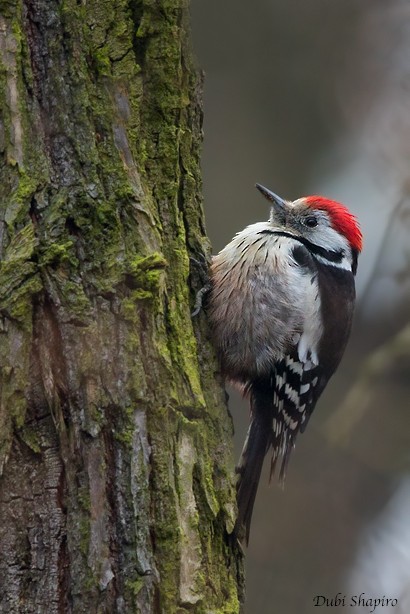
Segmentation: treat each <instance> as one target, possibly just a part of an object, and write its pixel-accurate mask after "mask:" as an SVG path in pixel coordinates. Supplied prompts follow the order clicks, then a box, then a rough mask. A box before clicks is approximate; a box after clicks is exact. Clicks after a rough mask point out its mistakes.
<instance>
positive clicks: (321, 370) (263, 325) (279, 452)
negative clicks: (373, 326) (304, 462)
mask: <svg viewBox="0 0 410 614" xmlns="http://www.w3.org/2000/svg"><path fill="white" fill-rule="evenodd" d="M256 187H257V188H258V190H259V191H260V192H261V193H262V194H263V195H264V196H265V197H266V198H267V199H268V200H269V201H270V202H271V203H272V208H271V215H270V218H269V221H267V222H259V223H257V224H252V225H251V226H248V227H247V228H245V230H243V231H242V232H239V233H238V234H237V235H236V236H235V237H234V238H233V240H232V241H231V242H230V243H229V244H228V245H227V246H226V247H225V248H224V249H223V250H222V251H221V252H220V253H219V254H218V255H217V256H215V257H214V258H213V262H212V267H211V285H210V291H209V297H208V301H207V304H208V307H207V311H208V315H209V320H210V324H211V328H212V331H213V336H214V340H215V344H216V348H217V351H218V355H219V358H220V362H221V367H222V371H223V374H224V375H225V377H226V378H227V379H228V380H230V381H231V382H232V383H233V384H235V385H236V386H238V387H239V388H240V389H241V390H242V392H243V393H244V394H245V395H247V396H249V398H250V406H251V423H250V426H249V430H248V434H247V438H246V441H245V445H244V448H243V451H242V456H241V460H240V462H239V466H238V474H239V477H238V483H237V500H238V520H237V525H236V533H237V535H239V536H240V537H242V536H243V534H244V533H245V538H246V542H248V540H249V530H250V523H251V517H252V510H253V505H254V502H255V497H256V492H257V488H258V483H259V478H260V474H261V470H262V465H263V460H264V457H265V455H266V454H267V452H268V451H269V449H270V448H272V464H271V475H272V473H273V472H274V470H275V465H276V463H277V460H278V459H279V458H280V459H281V468H280V480H281V481H283V480H284V477H285V472H286V466H287V463H288V461H289V456H290V452H291V450H292V448H293V447H294V444H295V439H296V435H297V433H298V432H299V431H301V432H303V431H304V429H305V427H306V424H307V422H308V420H309V417H310V415H311V414H312V411H313V409H314V407H315V405H316V402H317V400H318V398H319V396H320V395H321V393H322V392H323V390H324V388H325V386H326V384H327V382H328V381H329V378H330V377H331V376H332V374H333V373H334V371H335V370H336V368H337V366H338V364H339V362H340V360H341V358H342V355H343V352H344V349H345V347H346V343H347V340H348V337H349V334H350V329H351V324H352V316H353V309H354V302H355V284H354V276H355V274H356V269H357V258H358V254H359V252H360V251H361V248H362V235H361V232H360V229H359V226H358V224H357V221H356V218H355V217H354V216H353V215H352V214H351V213H350V212H349V210H348V209H347V208H346V207H345V206H343V205H341V204H340V203H337V202H335V201H332V200H328V199H327V198H323V197H321V196H309V197H305V198H300V199H298V200H295V201H294V202H290V201H286V200H283V199H282V198H280V197H279V196H277V195H276V194H274V193H273V192H271V191H270V190H268V189H267V188H264V187H263V186H261V185H259V184H257V185H256Z"/></svg>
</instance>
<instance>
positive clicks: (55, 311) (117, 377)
mask: <svg viewBox="0 0 410 614" xmlns="http://www.w3.org/2000/svg"><path fill="white" fill-rule="evenodd" d="M187 9H188V6H187V3H186V2H184V0H168V1H166V0H163V1H161V2H160V1H154V0H128V1H125V0H120V1H119V2H115V3H114V2H104V1H103V0H90V1H87V3H85V2H77V1H76V0H63V1H58V0H30V1H29V0H18V1H17V2H2V3H1V16H0V155H1V160H0V177H1V181H0V196H1V206H0V256H1V262H0V336H1V341H2V342H1V344H0V473H1V477H0V547H1V550H2V553H3V556H2V558H1V561H0V584H1V585H2V586H1V587H0V611H7V612H10V613H13V612H21V611H27V612H30V611H41V608H43V611H47V612H50V613H52V612H84V611H87V610H89V611H90V612H117V611H118V612H142V613H144V614H145V613H149V612H153V613H154V612H155V613H157V612H164V613H165V612H166V613H167V614H168V613H169V614H172V612H184V611H192V608H193V607H194V608H195V611H196V612H215V613H216V612H220V613H222V612H226V613H228V612H237V611H239V599H240V596H241V590H242V569H241V554H240V552H238V549H237V546H236V544H235V543H234V542H233V541H232V540H231V539H230V538H229V536H228V533H229V531H230V530H231V529H232V526H233V522H234V514H235V507H234V487H233V462H232V450H231V438H232V425H231V421H230V419H229V416H228V414H227V411H226V408H225V404H224V395H223V391H222V389H221V387H220V384H219V383H218V382H217V381H215V375H214V374H215V372H216V371H217V365H216V363H215V357H214V354H213V350H212V347H211V346H210V343H209V338H208V334H207V327H206V321H205V319H204V318H203V317H201V318H200V319H199V320H197V321H194V322H193V321H192V320H191V317H190V303H191V302H192V296H193V292H194V286H195V285H197V286H198V284H199V283H200V280H201V276H203V274H204V270H205V268H206V267H205V264H202V265H201V264H198V263H201V262H202V263H205V262H206V258H207V255H208V252H209V245H208V242H207V239H206V236H205V231H204V222H203V212H202V204H201V195H200V190H201V178H200V170H199V151H200V143H201V106H200V92H201V79H200V76H199V75H198V72H197V70H196V68H195V67H194V65H193V63H192V59H191V52H190V49H189V42H188V35H187V30H188V27H187V19H188V15H187ZM22 603H24V604H25V605H24V608H25V609H23V610H21V604H22Z"/></svg>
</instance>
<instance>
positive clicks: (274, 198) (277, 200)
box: [255, 183, 286, 218]
mask: <svg viewBox="0 0 410 614" xmlns="http://www.w3.org/2000/svg"><path fill="white" fill-rule="evenodd" d="M255 187H256V188H257V189H258V190H259V192H260V193H261V194H263V195H264V197H265V198H267V199H268V200H270V202H271V203H273V207H272V210H273V211H272V212H273V213H276V214H277V215H279V216H280V217H281V218H282V217H283V216H284V214H285V211H286V201H285V200H283V198H281V197H280V196H278V195H277V194H275V192H271V191H270V190H268V188H265V187H264V186H263V185H261V184H260V183H256V184H255Z"/></svg>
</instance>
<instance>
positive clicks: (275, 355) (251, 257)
mask: <svg viewBox="0 0 410 614" xmlns="http://www.w3.org/2000/svg"><path fill="white" fill-rule="evenodd" d="M269 229H272V227H271V226H269V225H268V224H267V223H265V222H261V223H258V224H253V225H252V226H248V227H247V228H246V229H245V230H243V231H242V232H240V233H238V234H237V235H236V236H235V237H234V239H233V240H232V241H231V243H229V244H228V245H227V246H226V247H225V248H224V249H223V250H222V251H221V252H220V253H219V254H218V255H217V256H215V257H214V259H213V264H212V282H213V287H212V290H211V295H210V301H209V310H208V313H209V318H210V322H211V325H212V328H213V331H214V336H215V340H216V343H217V346H218V349H219V351H220V354H221V357H222V362H223V364H224V366H225V369H226V370H227V371H228V372H229V373H231V374H233V375H235V374H236V375H237V377H238V378H239V379H248V378H250V377H257V376H263V375H266V374H267V373H269V372H270V371H271V368H272V364H273V363H274V362H276V361H277V360H279V359H281V358H282V357H283V356H284V355H285V354H287V353H289V352H290V351H291V349H292V348H294V347H296V346H297V347H298V354H299V359H300V360H301V361H302V362H304V363H305V362H306V363H307V366H308V365H309V363H312V364H313V365H314V364H317V348H318V342H319V339H320V335H321V332H322V325H321V317H320V296H319V291H318V285H317V280H316V276H315V275H314V274H313V273H312V272H310V271H308V269H306V268H304V267H301V266H300V265H299V264H298V263H297V262H296V261H295V260H294V258H293V256H292V249H293V248H294V247H295V241H294V240H293V239H292V238H289V237H283V236H277V235H272V234H266V233H265V232H264V231H266V230H269ZM245 373H246V374H247V377H246V378H245V376H244V374H245Z"/></svg>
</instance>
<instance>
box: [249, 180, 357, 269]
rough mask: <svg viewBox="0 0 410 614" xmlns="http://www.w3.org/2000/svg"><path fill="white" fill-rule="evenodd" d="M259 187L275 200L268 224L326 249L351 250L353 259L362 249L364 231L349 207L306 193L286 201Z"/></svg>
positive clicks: (258, 186) (259, 186)
mask: <svg viewBox="0 0 410 614" xmlns="http://www.w3.org/2000/svg"><path fill="white" fill-rule="evenodd" d="M256 187H257V189H258V190H259V191H260V192H261V193H262V194H263V195H264V196H265V198H267V199H268V200H269V201H270V202H271V203H272V208H271V215H270V218H269V223H270V224H272V226H273V227H274V228H276V229H281V230H283V231H284V232H288V233H290V234H292V235H293V236H295V237H300V238H302V239H304V240H305V241H308V242H309V243H311V244H313V245H315V246H318V247H320V248H322V249H324V250H331V251H334V252H338V251H343V252H345V253H346V252H347V251H350V253H351V255H352V257H353V258H357V254H358V253H359V252H360V251H361V249H362V233H361V231H360V227H359V224H358V222H357V219H356V217H355V216H354V215H353V214H352V213H351V212H350V211H349V209H348V208H347V207H345V206H344V205H342V204H341V203H338V202H336V201H334V200H330V199H328V198H324V197H323V196H305V197H303V198H298V199H297V200H295V201H287V200H284V199H283V198H281V197H280V196H278V195H277V194H275V193H274V192H272V191H271V190H268V189H267V188H265V187H264V186H262V185H260V184H258V183H257V184H256Z"/></svg>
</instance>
